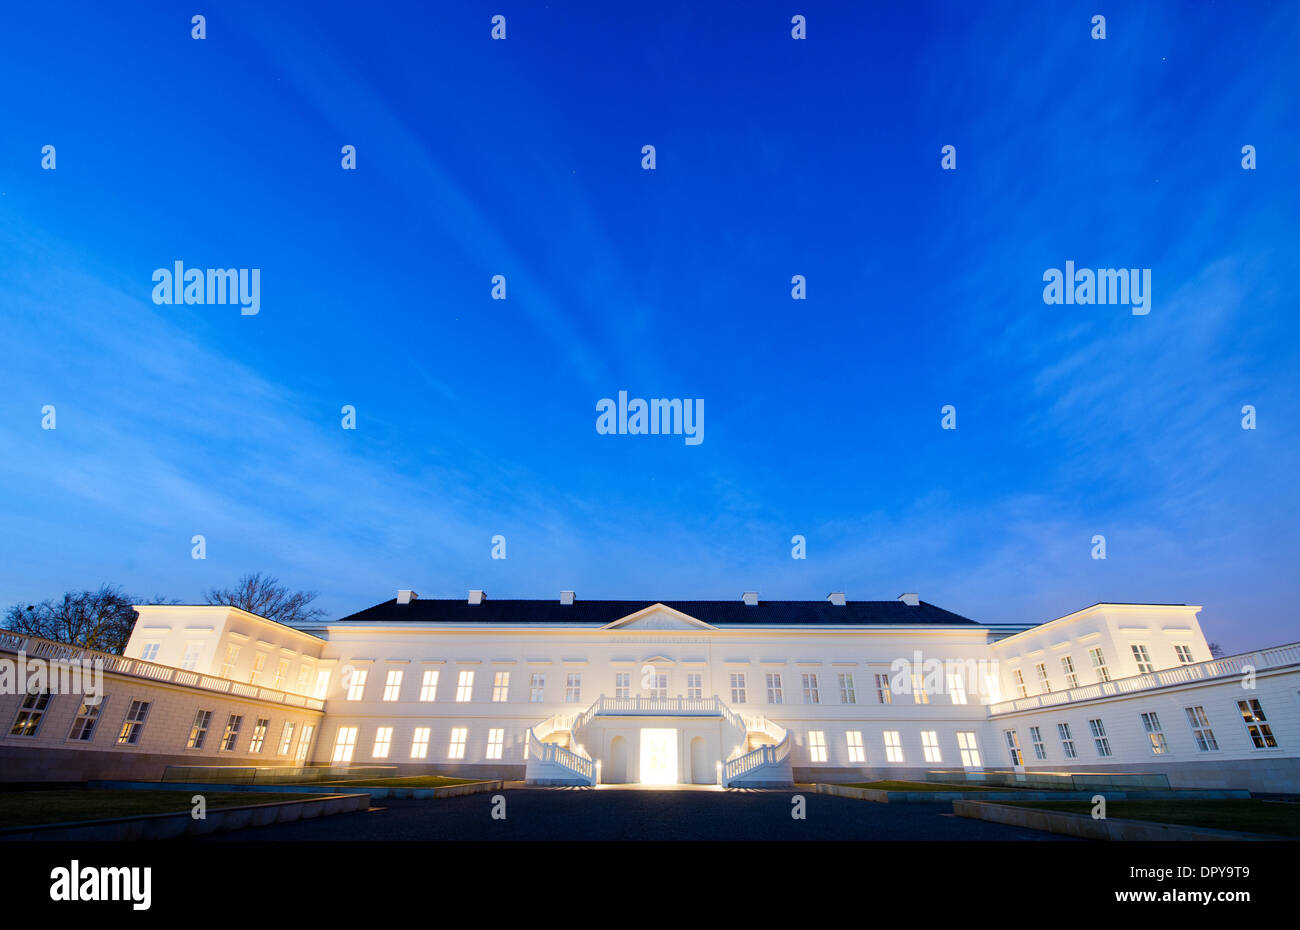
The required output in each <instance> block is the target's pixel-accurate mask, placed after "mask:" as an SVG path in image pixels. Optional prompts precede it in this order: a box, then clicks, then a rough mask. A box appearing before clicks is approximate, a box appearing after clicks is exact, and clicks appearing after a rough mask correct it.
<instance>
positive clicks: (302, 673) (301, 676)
mask: <svg viewBox="0 0 1300 930" xmlns="http://www.w3.org/2000/svg"><path fill="white" fill-rule="evenodd" d="M309 681H311V666H310V665H308V664H307V663H306V662H304V663H303V664H302V665H300V666H298V686H297V688H295V690H296V691H297V692H298V693H299V694H306V693H307V683H308V682H309Z"/></svg>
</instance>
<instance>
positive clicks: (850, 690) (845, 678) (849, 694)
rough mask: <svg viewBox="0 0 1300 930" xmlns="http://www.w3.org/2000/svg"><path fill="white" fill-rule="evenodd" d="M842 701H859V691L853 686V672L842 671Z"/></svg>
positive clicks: (843, 702) (853, 702) (852, 702)
mask: <svg viewBox="0 0 1300 930" xmlns="http://www.w3.org/2000/svg"><path fill="white" fill-rule="evenodd" d="M840 703H841V704H856V703H858V693H857V690H856V689H855V688H854V687H853V673H852V672H840Z"/></svg>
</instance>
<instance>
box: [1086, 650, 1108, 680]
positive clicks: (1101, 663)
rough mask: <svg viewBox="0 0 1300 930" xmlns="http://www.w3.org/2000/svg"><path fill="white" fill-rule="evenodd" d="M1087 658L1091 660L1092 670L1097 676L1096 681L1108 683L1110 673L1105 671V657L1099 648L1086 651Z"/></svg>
mask: <svg viewBox="0 0 1300 930" xmlns="http://www.w3.org/2000/svg"><path fill="white" fill-rule="evenodd" d="M1088 658H1090V659H1092V670H1093V672H1095V673H1096V675H1097V680H1098V681H1110V672H1109V671H1107V670H1106V656H1105V655H1104V654H1103V653H1102V651H1101V647H1100V646H1093V647H1092V648H1091V649H1089V650H1088Z"/></svg>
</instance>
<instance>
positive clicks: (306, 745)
mask: <svg viewBox="0 0 1300 930" xmlns="http://www.w3.org/2000/svg"><path fill="white" fill-rule="evenodd" d="M315 732H316V725H315V724H314V723H304V724H303V725H302V739H300V740H298V751H297V752H296V753H294V756H293V758H294V761H295V762H306V761H307V754H308V753H310V752H311V738H312V735H313V734H315Z"/></svg>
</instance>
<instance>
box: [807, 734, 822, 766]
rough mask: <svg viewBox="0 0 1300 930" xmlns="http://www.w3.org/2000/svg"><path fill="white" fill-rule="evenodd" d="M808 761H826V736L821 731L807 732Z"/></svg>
mask: <svg viewBox="0 0 1300 930" xmlns="http://www.w3.org/2000/svg"><path fill="white" fill-rule="evenodd" d="M808 759H809V760H810V761H812V762H825V761H826V734H825V733H824V732H823V731H821V730H809V731H808Z"/></svg>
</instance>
